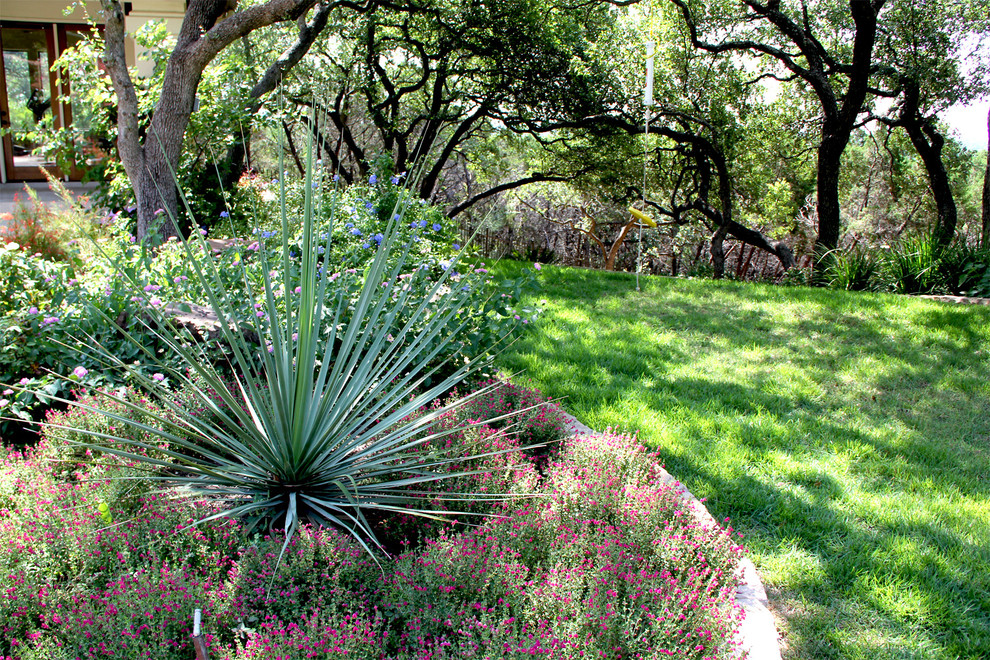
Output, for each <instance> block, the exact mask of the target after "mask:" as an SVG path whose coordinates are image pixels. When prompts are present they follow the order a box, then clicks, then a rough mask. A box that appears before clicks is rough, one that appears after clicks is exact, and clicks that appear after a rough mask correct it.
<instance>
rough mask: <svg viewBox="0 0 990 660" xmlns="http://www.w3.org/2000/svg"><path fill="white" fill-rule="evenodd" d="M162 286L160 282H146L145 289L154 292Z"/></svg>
mask: <svg viewBox="0 0 990 660" xmlns="http://www.w3.org/2000/svg"><path fill="white" fill-rule="evenodd" d="M160 288H162V287H161V285H159V284H146V285H145V287H144V290H145V291H147V292H148V293H152V292H153V291H158V289H160Z"/></svg>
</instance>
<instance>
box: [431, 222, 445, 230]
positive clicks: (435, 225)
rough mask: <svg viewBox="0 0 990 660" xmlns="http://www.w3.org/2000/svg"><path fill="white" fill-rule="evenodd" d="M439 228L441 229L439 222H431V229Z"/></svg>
mask: <svg viewBox="0 0 990 660" xmlns="http://www.w3.org/2000/svg"><path fill="white" fill-rule="evenodd" d="M441 229H443V227H441V226H440V223H439V222H434V223H433V231H440V230H441Z"/></svg>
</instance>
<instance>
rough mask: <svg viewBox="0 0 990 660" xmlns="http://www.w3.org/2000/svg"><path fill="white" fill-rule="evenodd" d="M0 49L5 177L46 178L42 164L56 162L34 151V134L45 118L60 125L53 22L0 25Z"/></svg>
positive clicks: (49, 165)
mask: <svg viewBox="0 0 990 660" xmlns="http://www.w3.org/2000/svg"><path fill="white" fill-rule="evenodd" d="M0 48H2V50H3V70H2V73H0V83H2V85H0V92H2V94H0V97H2V98H0V127H2V129H3V153H4V161H5V162H4V165H5V169H6V174H7V179H8V180H15V181H30V180H40V179H44V175H43V174H42V172H41V169H40V168H41V167H45V168H46V169H53V168H54V167H55V164H54V163H51V162H46V161H45V160H44V159H43V158H42V157H41V156H37V155H35V154H33V153H32V152H33V151H34V149H35V148H36V147H37V146H38V144H37V142H36V139H37V138H36V136H35V135H34V133H35V131H36V130H37V128H38V126H39V125H40V124H42V123H43V122H47V123H50V124H52V125H53V126H54V127H56V128H57V127H59V126H60V125H61V117H60V116H59V112H58V104H57V103H56V100H57V97H58V93H57V90H56V86H55V76H54V75H53V74H52V72H51V63H52V62H53V61H54V60H55V34H54V30H53V26H43V25H30V24H22V25H18V26H16V27H8V26H4V27H2V28H0Z"/></svg>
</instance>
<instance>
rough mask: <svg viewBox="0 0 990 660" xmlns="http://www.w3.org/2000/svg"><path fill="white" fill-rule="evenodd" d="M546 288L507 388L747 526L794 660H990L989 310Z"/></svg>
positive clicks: (656, 287)
mask: <svg viewBox="0 0 990 660" xmlns="http://www.w3.org/2000/svg"><path fill="white" fill-rule="evenodd" d="M501 268H502V269H503V270H505V271H507V272H508V271H512V270H513V269H514V268H516V266H515V265H514V264H511V263H505V264H502V265H501ZM542 272H543V281H544V290H543V292H542V293H541V294H539V295H538V296H537V297H538V298H539V297H542V298H545V299H547V301H548V305H547V313H546V314H545V316H544V317H543V319H542V320H541V321H540V322H539V324H538V329H537V330H536V331H535V332H533V333H532V334H530V335H528V336H526V337H524V338H523V339H522V340H521V341H519V342H517V343H516V344H515V345H514V346H512V347H511V349H510V350H509V351H508V352H507V353H505V354H503V355H502V357H501V358H500V363H501V367H502V368H503V369H504V370H506V371H519V370H524V373H523V374H522V375H521V376H520V377H519V378H518V380H520V381H521V382H523V383H526V384H530V385H534V386H536V387H538V388H539V389H541V390H543V391H544V392H545V393H547V394H549V395H551V396H553V397H562V398H564V401H563V404H564V407H565V408H566V409H568V410H569V411H570V412H572V413H573V414H574V415H576V416H577V417H578V418H579V419H580V420H581V421H583V422H585V423H586V424H588V425H589V426H591V427H592V428H597V429H604V428H605V427H608V426H612V427H619V428H621V429H627V430H638V431H639V437H640V438H641V439H642V440H643V441H644V442H645V443H646V444H648V445H650V446H653V447H656V448H657V449H658V450H659V451H660V453H661V455H662V456H663V457H664V460H665V462H666V465H667V468H668V470H670V472H671V473H673V474H674V475H675V476H676V477H677V478H679V479H680V480H682V481H683V482H684V483H685V484H686V485H687V486H688V488H690V489H691V491H692V492H693V493H695V495H697V496H698V497H702V498H707V506H708V508H709V510H710V511H711V512H712V514H713V515H714V516H715V517H716V518H719V519H722V518H725V517H729V518H731V522H732V524H733V526H735V527H736V529H738V530H739V531H741V532H742V533H743V534H744V535H745V540H744V543H745V545H746V546H747V548H748V549H749V551H750V553H751V556H752V557H753V559H754V561H755V562H756V565H757V567H758V568H759V570H760V574H761V576H762V577H763V580H764V583H765V585H766V586H767V590H768V592H769V595H770V600H771V605H772V609H773V610H774V612H775V614H776V615H777V618H778V626H779V628H780V629H781V632H782V634H783V642H782V644H783V651H784V655H785V658H869V659H870V660H878V659H879V658H926V659H934V658H987V657H990V308H986V307H978V306H952V305H946V304H944V303H936V302H932V301H926V300H921V299H917V298H907V297H897V296H893V295H880V294H864V293H847V292H844V291H829V290H817V289H806V288H780V287H769V286H759V285H752V284H740V283H732V282H721V283H717V282H711V281H688V280H678V279H669V278H644V279H643V280H642V285H643V290H642V292H640V293H637V292H636V290H635V280H634V278H633V277H632V276H630V275H625V274H607V273H600V272H592V271H584V270H571V269H559V268H553V267H544V269H543V271H542Z"/></svg>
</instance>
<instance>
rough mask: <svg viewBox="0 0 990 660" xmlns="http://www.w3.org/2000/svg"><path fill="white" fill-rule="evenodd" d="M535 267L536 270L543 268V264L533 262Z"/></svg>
mask: <svg viewBox="0 0 990 660" xmlns="http://www.w3.org/2000/svg"><path fill="white" fill-rule="evenodd" d="M533 268H535V269H536V270H543V266H541V265H540V263H539V262H536V263H535V264H533Z"/></svg>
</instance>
